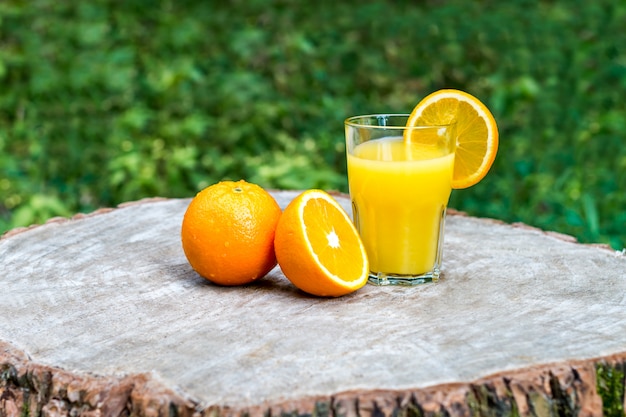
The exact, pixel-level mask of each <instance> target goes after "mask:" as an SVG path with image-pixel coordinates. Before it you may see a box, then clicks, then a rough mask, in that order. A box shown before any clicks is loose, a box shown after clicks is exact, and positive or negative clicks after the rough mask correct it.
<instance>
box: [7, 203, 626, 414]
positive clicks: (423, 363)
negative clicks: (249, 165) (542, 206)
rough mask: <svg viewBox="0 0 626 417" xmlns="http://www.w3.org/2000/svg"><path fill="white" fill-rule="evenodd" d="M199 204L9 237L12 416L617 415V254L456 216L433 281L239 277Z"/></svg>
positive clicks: (622, 356) (625, 333)
mask: <svg viewBox="0 0 626 417" xmlns="http://www.w3.org/2000/svg"><path fill="white" fill-rule="evenodd" d="M273 195H274V196H275V197H276V199H277V200H278V201H279V204H280V205H281V206H282V207H284V206H285V205H286V204H287V203H288V202H289V201H290V200H291V199H293V198H294V197H295V196H296V195H297V192H295V191H277V192H274V193H273ZM335 197H336V198H337V200H338V201H339V202H340V203H341V204H342V206H344V207H345V208H346V210H348V211H349V210H350V200H349V198H348V197H347V196H346V195H343V194H335ZM189 201H190V200H189V199H151V200H144V201H139V202H135V203H128V204H125V205H122V206H120V207H118V208H115V209H107V210H99V211H97V212H95V213H93V214H90V215H77V216H75V217H74V218H72V219H54V220H53V221H50V222H48V223H47V224H45V225H41V226H36V227H31V228H29V229H20V230H14V231H11V232H8V233H7V234H5V235H4V236H3V237H2V238H1V239H0V264H1V265H2V277H1V278H0V294H1V297H2V302H1V304H0V317H1V320H0V416H17V415H25V416H33V415H47V416H57V415H58V416H62V415H72V416H74V415H86V416H87V415H88V416H97V415H101V416H118V415H119V416H129V415H133V416H192V415H193V416H212V417H213V416H277V415H289V416H305V415H306V416H312V415H315V416H398V415H403V416H404V415H412V416H423V415H433V416H434V415H441V416H446V415H449V416H470V415H515V416H543V415H558V416H565V415H588V416H591V415H602V414H603V412H604V413H605V414H607V415H609V414H611V415H623V410H624V408H625V404H624V371H625V370H626V272H625V271H626V256H625V255H624V253H623V252H616V251H614V250H611V249H609V248H608V247H604V246H595V245H583V244H579V243H577V242H576V241H575V240H574V239H573V238H570V237H567V236H564V235H560V234H557V233H552V232H544V231H541V230H538V229H534V228H531V227H528V226H525V225H522V224H505V223H502V222H499V221H495V220H491V219H481V218H474V217H469V216H466V215H463V214H462V213H458V212H454V211H450V213H449V215H448V217H447V221H446V232H445V246H444V264H443V277H442V279H441V280H440V281H439V282H438V283H433V284H425V285H422V286H417V287H414V288H408V287H375V286H371V285H367V286H365V287H364V288H362V289H361V290H359V291H357V292H356V293H353V294H350V295H348V296H345V297H341V298H336V299H333V298H315V297H312V296H308V295H306V294H304V293H302V292H300V291H298V290H297V289H296V288H295V287H293V286H292V285H291V284H290V283H289V282H288V281H287V280H286V278H285V277H284V275H282V273H281V271H280V269H279V268H275V269H274V270H273V271H272V272H270V273H269V274H268V275H267V276H266V277H265V278H263V279H262V280H260V281H258V282H256V283H254V284H251V285H248V286H244V287H235V288H227V287H219V286H216V285H213V284H211V283H209V282H208V281H206V280H204V279H202V278H200V277H199V276H198V275H197V274H196V273H195V272H194V271H193V270H192V269H191V267H190V266H189V264H188V263H187V261H186V259H185V256H184V254H183V252H182V248H181V244H180V225H181V221H182V216H183V214H184V211H185V209H186V207H187V205H188V204H189ZM620 413H621V414H620Z"/></svg>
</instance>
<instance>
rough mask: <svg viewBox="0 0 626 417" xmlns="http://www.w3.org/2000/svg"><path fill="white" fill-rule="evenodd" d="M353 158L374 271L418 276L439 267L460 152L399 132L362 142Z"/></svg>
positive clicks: (359, 219) (360, 221) (351, 177)
mask: <svg viewBox="0 0 626 417" xmlns="http://www.w3.org/2000/svg"><path fill="white" fill-rule="evenodd" d="M347 159H348V181H349V186H350V196H351V199H352V206H353V212H354V213H353V215H354V220H355V224H356V226H357V228H358V230H359V233H360V235H361V238H362V240H363V243H364V245H365V248H366V249H367V253H368V257H369V263H370V270H371V271H373V273H374V274H375V273H383V274H388V275H400V276H402V275H411V276H417V275H420V274H424V273H427V272H430V271H432V270H433V268H435V267H436V268H438V267H439V266H438V263H439V262H440V253H439V252H440V250H441V245H440V242H439V240H440V239H441V238H442V236H441V235H442V233H443V229H442V228H443V221H444V218H443V217H444V216H445V209H446V206H447V204H448V199H449V197H450V192H451V190H452V185H451V183H452V170H453V166H454V153H451V152H450V150H443V149H441V148H440V147H436V146H429V145H424V144H420V143H405V141H404V140H403V138H402V136H399V137H384V138H380V139H374V140H369V141H367V142H364V143H361V144H358V145H356V147H355V148H354V149H353V150H352V151H351V152H349V153H348V156H347ZM437 274H438V272H437Z"/></svg>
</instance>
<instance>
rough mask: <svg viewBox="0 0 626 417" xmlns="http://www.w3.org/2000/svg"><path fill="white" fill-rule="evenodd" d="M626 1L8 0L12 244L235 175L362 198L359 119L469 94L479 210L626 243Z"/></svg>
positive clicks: (0, 167)
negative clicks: (41, 229)
mask: <svg viewBox="0 0 626 417" xmlns="http://www.w3.org/2000/svg"><path fill="white" fill-rule="evenodd" d="M625 22H626V3H624V2H623V1H618V2H616V1H614V0H597V1H593V2H587V1H582V0H581V1H573V0H560V1H559V0H555V1H543V2H534V1H522V0H519V1H506V2H502V1H462V0H451V1H446V2H441V1H435V0H432V1H415V2H411V1H387V2H385V1H335V2H330V1H329V2H326V1H324V2H301V1H296V0H294V1H290V0H276V1H270V0H232V1H229V2H226V1H225V2H221V1H212V0H207V1H199V0H196V1H193V0H177V1H175V0H170V1H167V0H164V1H149V0H124V1H117V0H90V1H78V0H70V1H67V2H65V1H57V0H29V1H23V0H3V1H2V2H0V86H1V87H0V233H1V232H3V231H5V230H7V229H10V228H13V227H17V226H21V225H28V224H31V223H34V222H43V221H45V220H46V219H47V218H49V217H52V216H68V215H71V214H73V213H75V212H79V211H82V212H88V211H91V210H94V209H96V208H98V207H101V206H112V205H116V204H118V203H120V202H123V201H128V200H136V199H140V198H142V197H147V196H156V195H158V196H167V197H190V196H192V195H194V194H195V193H196V192H197V191H199V190H200V189H202V188H203V187H205V186H207V185H209V184H211V183H214V182H217V181H219V180H222V179H227V178H228V179H239V178H245V179H246V180H248V181H251V182H256V183H258V184H260V185H262V186H264V187H268V188H292V189H304V188H312V187H319V188H324V189H335V190H341V191H347V181H346V168H345V154H344V153H345V149H344V144H343V140H344V138H343V134H344V132H343V120H344V119H345V118H346V117H348V116H352V115H356V114H363V113H374V112H409V111H410V110H411V109H412V108H413V106H414V105H415V104H417V102H418V101H419V100H420V99H421V98H423V97H424V96H426V95H427V94H428V93H430V92H432V91H434V90H437V89H440V88H458V89H462V90H465V91H468V92H470V93H471V94H473V95H475V96H477V97H479V98H480V99H481V100H482V101H484V102H485V104H487V106H488V107H489V108H490V109H491V110H492V112H493V113H494V115H495V117H496V119H497V121H498V123H499V129H500V140H501V144H500V150H499V153H498V157H497V159H496V162H495V165H494V167H493V168H492V171H491V172H490V174H489V175H488V176H487V178H486V179H485V180H483V181H482V182H481V183H480V184H478V185H476V186H474V187H472V188H470V189H467V190H457V191H454V192H453V196H452V201H451V204H450V205H451V206H452V207H455V208H457V209H460V210H464V211H467V212H468V213H470V214H472V215H477V216H488V217H494V218H499V219H502V220H504V221H508V222H513V221H522V222H526V223H528V224H531V225H535V226H538V227H541V228H544V229H550V230H557V231H560V232H563V233H568V234H572V235H574V236H576V237H577V238H578V239H579V240H581V241H584V242H605V243H609V244H610V245H612V246H613V247H614V248H615V249H621V248H623V247H624V246H626V227H625V226H626V193H625V190H626V174H625V172H626V147H625V146H624V138H625V137H626V105H625V97H626V31H625V30H624V23H625Z"/></svg>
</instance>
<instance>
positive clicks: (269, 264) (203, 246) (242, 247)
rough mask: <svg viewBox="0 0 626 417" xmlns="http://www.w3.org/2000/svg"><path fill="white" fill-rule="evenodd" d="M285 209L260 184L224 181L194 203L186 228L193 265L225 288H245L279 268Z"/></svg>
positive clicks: (184, 233)
mask: <svg viewBox="0 0 626 417" xmlns="http://www.w3.org/2000/svg"><path fill="white" fill-rule="evenodd" d="M280 215H281V209H280V207H279V205H278V203H277V202H276V200H274V198H273V197H272V196H271V195H270V194H269V193H268V192H267V191H265V190H264V189H263V188H261V187H259V186H258V185H256V184H251V183H248V182H246V181H244V180H241V181H237V182H234V181H222V182H220V183H217V184H214V185H211V186H209V187H207V188H205V189H204V190H202V191H200V192H199V193H198V194H197V195H196V196H195V197H194V198H193V199H192V200H191V203H190V204H189V206H188V207H187V211H186V212H185V216H184V218H183V223H182V228H181V239H182V245H183V251H184V252H185V256H186V257H187V260H188V261H189V264H190V265H191V267H192V268H193V269H194V270H195V271H196V272H197V273H198V274H200V275H201V276H203V277H204V278H206V279H208V280H209V281H211V282H213V283H216V284H219V285H242V284H247V283H250V282H252V281H254V280H255V279H257V278H261V277H263V276H264V275H266V274H267V273H268V272H269V271H270V270H271V269H272V268H274V267H275V266H276V255H275V253H274V232H275V230H276V224H277V223H278V219H279V218H280Z"/></svg>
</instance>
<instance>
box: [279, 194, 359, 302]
mask: <svg viewBox="0 0 626 417" xmlns="http://www.w3.org/2000/svg"><path fill="white" fill-rule="evenodd" d="M274 249H275V252H276V259H277V260H278V265H280V268H281V270H282V271H283V273H284V274H285V276H286V277H287V279H289V281H291V282H292V283H293V284H294V285H295V286H296V287H298V288H299V289H300V290H302V291H304V292H307V293H309V294H313V295H317V296H324V297H338V296H341V295H345V294H349V293H351V292H354V291H356V290H358V289H359V288H361V287H363V286H364V285H365V284H366V283H367V279H368V275H369V263H368V260H367V254H366V252H365V247H364V246H363V243H362V241H361V238H360V236H359V234H358V232H357V230H356V228H355V227H354V224H353V223H352V220H350V217H349V216H348V214H347V213H346V211H345V210H344V209H343V208H342V207H341V206H340V205H339V203H337V201H335V199H334V198H333V197H332V196H331V195H330V194H328V193H326V192H325V191H321V190H307V191H305V192H303V193H302V194H300V195H299V196H297V197H296V198H295V199H294V200H293V201H291V203H289V205H288V206H287V207H286V208H285V210H284V211H283V214H282V215H281V217H280V219H279V221H278V225H277V226H276V234H275V236H274Z"/></svg>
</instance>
